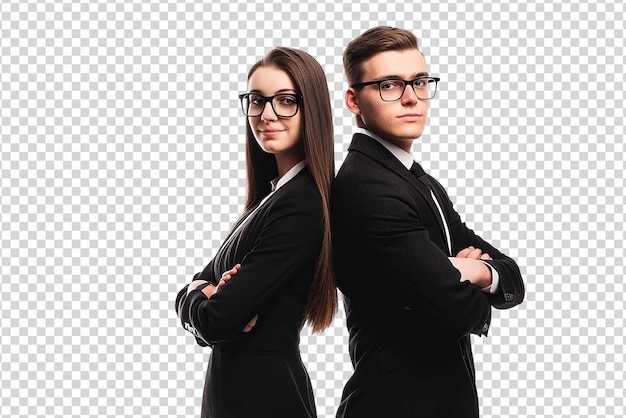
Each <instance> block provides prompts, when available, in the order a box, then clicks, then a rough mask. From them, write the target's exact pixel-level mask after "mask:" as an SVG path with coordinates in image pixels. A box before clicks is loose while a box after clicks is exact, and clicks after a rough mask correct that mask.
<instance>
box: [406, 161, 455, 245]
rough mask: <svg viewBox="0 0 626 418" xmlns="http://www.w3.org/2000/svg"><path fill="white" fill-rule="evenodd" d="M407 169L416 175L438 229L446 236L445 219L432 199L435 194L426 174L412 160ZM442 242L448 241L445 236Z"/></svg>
mask: <svg viewBox="0 0 626 418" xmlns="http://www.w3.org/2000/svg"><path fill="white" fill-rule="evenodd" d="M409 171H411V173H413V175H414V176H415V177H417V180H418V181H417V186H418V187H419V190H420V192H422V194H423V195H424V198H425V199H426V202H428V206H429V207H430V209H431V210H432V212H433V215H434V216H435V219H436V220H437V223H438V224H439V228H440V231H441V233H442V234H443V236H444V237H445V236H446V233H445V226H444V222H445V221H444V219H442V216H443V214H442V213H441V211H440V210H439V208H438V207H437V206H436V204H435V200H434V199H435V196H434V193H433V191H432V186H431V184H430V181H429V180H428V176H427V175H426V172H425V171H424V169H423V168H422V166H421V165H419V164H418V163H417V162H413V165H411V168H410V170H409ZM444 242H445V243H446V244H447V242H448V240H447V238H444ZM445 251H446V252H447V251H449V249H446V250H445Z"/></svg>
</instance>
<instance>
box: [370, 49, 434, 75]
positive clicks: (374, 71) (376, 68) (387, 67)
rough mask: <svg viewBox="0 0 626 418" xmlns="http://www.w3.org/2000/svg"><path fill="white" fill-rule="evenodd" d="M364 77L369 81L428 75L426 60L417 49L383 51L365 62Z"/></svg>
mask: <svg viewBox="0 0 626 418" xmlns="http://www.w3.org/2000/svg"><path fill="white" fill-rule="evenodd" d="M362 68H363V76H364V78H366V79H368V80H374V79H380V78H386V77H398V78H406V79H409V78H415V77H418V76H420V75H428V68H427V67H426V60H425V59H424V56H423V55H422V53H421V52H420V51H419V50H417V49H404V50H397V51H396V50H394V51H382V52H379V53H377V54H375V55H373V56H372V57H371V58H369V59H368V60H366V61H364V62H363V67H362Z"/></svg>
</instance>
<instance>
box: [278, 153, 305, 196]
mask: <svg viewBox="0 0 626 418" xmlns="http://www.w3.org/2000/svg"><path fill="white" fill-rule="evenodd" d="M306 165H307V164H306V160H302V161H300V162H299V163H298V164H296V165H294V166H293V167H291V168H290V169H289V171H287V172H286V173H285V175H284V176H282V177H281V178H278V177H276V178H275V179H274V180H272V181H271V183H272V192H275V191H276V190H278V189H280V188H281V187H283V186H284V185H285V183H287V182H288V181H289V180H291V179H292V178H294V177H295V176H296V174H298V173H299V172H300V171H302V169H303V168H304V167H306Z"/></svg>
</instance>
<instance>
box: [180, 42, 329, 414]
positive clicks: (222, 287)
mask: <svg viewBox="0 0 626 418" xmlns="http://www.w3.org/2000/svg"><path fill="white" fill-rule="evenodd" d="M240 99H241V104H242V109H243V113H244V114H245V115H246V117H247V123H246V125H247V133H246V143H247V146H246V163H247V175H248V195H247V201H246V205H245V209H244V213H243V215H242V216H241V218H240V219H239V220H238V221H237V222H236V223H235V225H234V226H233V228H232V230H231V231H230V233H229V234H228V236H227V237H226V240H225V241H224V243H223V244H222V246H221V247H220V249H219V250H218V251H217V253H216V255H215V257H214V258H213V259H212V260H211V261H210V262H209V264H208V265H207V266H206V268H205V269H204V270H203V271H202V272H201V273H198V274H196V276H194V280H193V281H192V282H191V283H190V284H189V285H187V286H185V287H184V288H183V289H182V290H181V291H180V292H179V294H178V296H177V298H176V310H177V313H178V315H179V317H180V319H181V322H182V325H183V327H184V328H185V329H186V330H188V331H189V332H191V333H192V334H193V335H194V336H195V337H196V341H197V342H198V343H199V344H200V345H203V346H206V345H209V346H211V347H212V348H213V351H212V353H211V357H210V359H209V365H208V370H207V375H206V382H205V387H204V396H203V400H202V417H205V418H208V417H211V418H217V417H242V418H247V417H271V418H276V417H290V418H300V417H302V418H309V417H316V416H317V415H316V411H315V400H314V398H313V390H312V387H311V382H310V379H309V376H308V374H307V371H306V369H305V367H304V365H303V363H302V360H301V357H300V352H299V341H300V330H301V329H302V327H303V325H304V323H305V322H306V323H309V324H310V325H311V327H312V329H313V331H314V332H320V331H322V330H324V329H325V328H326V327H327V326H328V325H330V323H331V321H332V317H333V315H334V313H335V311H336V309H337V291H336V289H335V283H334V277H333V272H332V260H331V254H332V251H331V237H330V219H329V193H330V186H331V182H332V179H333V177H334V173H335V169H334V146H333V128H332V126H333V125H332V112H331V107H330V96H329V93H328V86H327V82H326V76H325V74H324V71H323V70H322V68H321V66H320V65H319V63H318V62H317V61H316V60H315V59H314V58H313V57H311V56H310V55H309V54H307V53H305V52H303V51H300V50H296V49H290V48H283V47H280V48H275V49H273V50H272V51H270V52H269V53H268V55H267V56H265V57H264V58H263V59H262V60H260V61H259V62H257V63H256V64H255V65H253V66H252V68H251V69H250V71H249V73H248V93H245V94H242V95H240Z"/></svg>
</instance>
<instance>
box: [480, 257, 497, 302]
mask: <svg viewBox="0 0 626 418" xmlns="http://www.w3.org/2000/svg"><path fill="white" fill-rule="evenodd" d="M478 261H482V262H483V264H485V265H486V266H487V267H489V270H491V284H490V285H489V286H487V287H484V288H482V289H481V290H482V291H483V292H485V293H491V294H492V295H493V294H494V293H496V292H497V291H498V284H499V283H500V275H499V274H498V271H497V270H496V269H494V268H493V266H492V265H491V264H489V263H487V262H486V261H485V260H478Z"/></svg>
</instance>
